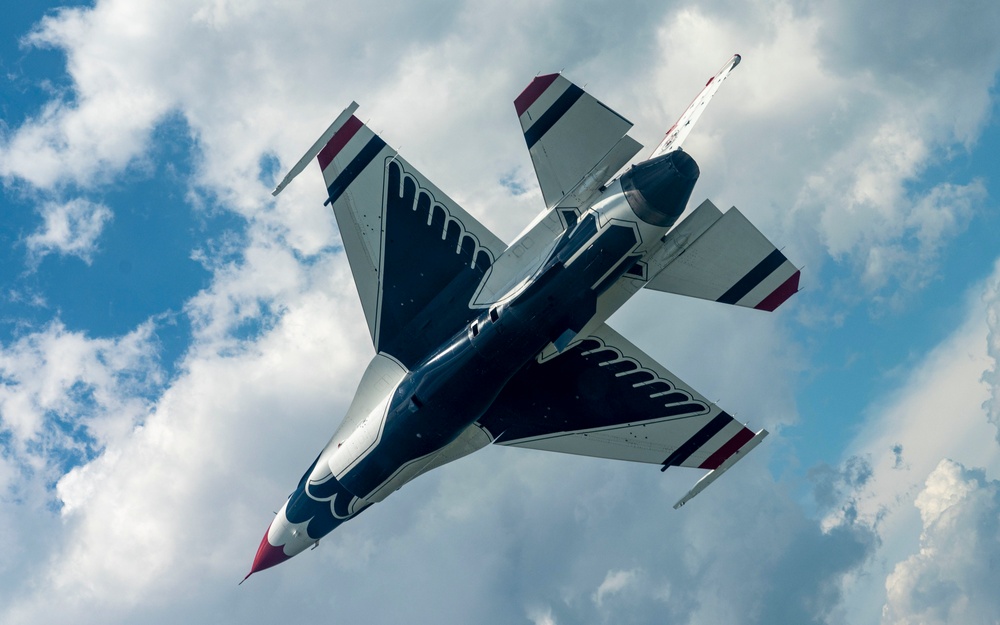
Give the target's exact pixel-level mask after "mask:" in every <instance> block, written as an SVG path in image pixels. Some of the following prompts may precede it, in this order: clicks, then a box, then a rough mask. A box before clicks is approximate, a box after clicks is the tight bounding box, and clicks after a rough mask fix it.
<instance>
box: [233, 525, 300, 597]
mask: <svg viewBox="0 0 1000 625" xmlns="http://www.w3.org/2000/svg"><path fill="white" fill-rule="evenodd" d="M270 531H271V527H270V526H268V528H267V531H266V532H264V538H263V539H261V541H260V547H257V555H256V556H254V559H253V565H251V567H250V572H249V573H247V577H250V576H251V575H253V574H254V573H256V572H257V571H263V570H264V569H269V568H271V567H272V566H274V565H276V564H281V563H282V562H284V561H285V560H287V559H289V558H291V557H292V556H288V555H285V549H284V547H275V546H274V545H272V544H271V543H270V542H268V540H267V535H268V533H269V532H270ZM247 577H244V578H243V581H244V582H245V581H246V580H247ZM240 583H241V584H242V583H243V582H240Z"/></svg>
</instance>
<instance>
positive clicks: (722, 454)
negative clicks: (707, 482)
mask: <svg viewBox="0 0 1000 625" xmlns="http://www.w3.org/2000/svg"><path fill="white" fill-rule="evenodd" d="M751 438H753V432H751V431H750V430H748V429H747V428H743V429H742V430H740V431H739V432H737V433H736V436H734V437H732V438H731V439H729V442H728V443H726V444H725V445H723V446H722V447H719V450H718V451H716V452H715V453H714V454H712V455H711V456H709V457H708V460H706V461H705V462H702V463H701V466H700V467H698V468H699V469H718V468H719V465H721V464H722V463H723V462H725V461H726V460H727V459H728V458H729V456H732V455H733V454H735V453H736V452H737V451H739V450H740V447H742V446H743V445H745V444H746V443H747V441H749V440H750V439H751Z"/></svg>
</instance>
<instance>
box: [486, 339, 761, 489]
mask: <svg viewBox="0 0 1000 625" xmlns="http://www.w3.org/2000/svg"><path fill="white" fill-rule="evenodd" d="M479 424H480V425H481V426H482V427H484V428H485V429H486V430H487V431H488V432H489V433H490V435H491V436H492V437H493V438H494V442H496V443H498V444H501V445H509V446H512V447H527V448H531V449H542V450H547V451H559V452H564V453H571V454H578V455H583V456H596V457H600V458H614V459H618V460H630V461H634V462H647V463H652V464H660V465H662V466H663V468H664V470H665V469H666V468H667V467H670V466H683V467H697V468H701V469H713V470H716V469H719V470H720V473H721V472H722V471H724V470H726V469H728V467H729V466H731V465H732V464H733V463H735V461H736V460H737V459H739V458H740V457H742V454H745V453H746V452H747V451H749V449H751V448H752V447H753V446H754V445H756V442H759V440H760V439H761V438H763V437H764V436H766V432H765V431H764V430H761V432H758V434H757V435H755V434H754V433H753V432H752V431H750V430H749V429H747V428H746V427H745V426H743V425H742V424H741V423H739V422H738V421H736V420H735V419H733V418H732V417H731V416H730V415H729V414H727V413H726V412H725V411H723V410H722V409H720V408H719V407H718V406H716V405H715V404H713V403H712V402H710V401H708V400H707V399H705V398H704V397H703V396H702V395H700V394H699V393H698V392H697V391H695V390H693V389H692V388H690V387H689V386H688V385H686V384H685V383H684V382H683V381H682V380H680V379H679V378H678V377H677V376H676V375H674V374H673V373H671V372H670V371H668V370H667V369H665V368H664V367H663V366H661V365H660V364H658V363H657V362H655V361H654V360H653V359H652V358H650V357H649V356H648V355H646V354H644V353H643V352H642V351H641V350H639V348H637V347H636V346H634V345H633V344H632V343H630V342H629V341H627V340H626V339H625V338H624V337H622V336H621V335H620V334H618V333H617V332H615V331H614V330H612V329H611V328H610V327H609V326H607V325H602V326H600V327H599V328H598V329H597V330H596V331H595V332H593V333H592V334H591V335H590V336H588V337H587V338H585V339H584V340H582V341H580V342H579V343H577V344H576V345H575V346H574V347H572V348H570V349H568V350H567V351H566V352H564V353H563V354H561V355H560V356H558V357H556V358H553V359H551V360H547V361H544V362H538V361H532V362H530V363H529V364H528V365H526V366H525V367H524V368H523V369H522V370H521V371H519V372H518V373H517V374H516V375H515V376H514V378H513V379H511V381H510V383H509V384H508V385H507V386H506V388H505V389H504V390H503V391H502V392H501V394H500V396H499V397H498V398H497V400H496V401H495V402H494V404H493V406H492V407H491V408H490V409H489V411H488V412H487V413H486V414H485V415H483V417H482V418H481V419H480V420H479ZM713 479H714V478H713Z"/></svg>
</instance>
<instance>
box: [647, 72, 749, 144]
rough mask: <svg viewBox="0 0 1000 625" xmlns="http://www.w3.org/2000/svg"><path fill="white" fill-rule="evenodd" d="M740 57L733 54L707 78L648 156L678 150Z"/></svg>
mask: <svg viewBox="0 0 1000 625" xmlns="http://www.w3.org/2000/svg"><path fill="white" fill-rule="evenodd" d="M741 58H742V57H740V55H738V54H734V55H733V57H732V58H731V59H729V61H728V62H727V63H726V64H725V65H724V66H723V67H722V69H721V70H719V73H718V74H716V75H715V76H712V77H711V78H709V79H708V82H707V83H705V87H704V88H703V89H702V90H701V93H699V94H698V96H697V97H696V98H695V99H694V100H692V101H691V104H689V105H688V107H687V109H685V110H684V113H683V114H682V115H681V117H680V119H678V120H677V122H676V123H675V124H674V125H673V126H671V127H670V130H668V131H667V136H665V137H664V138H663V141H661V142H660V145H658V146H656V149H655V150H653V153H652V154H650V155H649V158H656V157H657V156H660V155H661V154H666V153H667V152H673V151H674V150H679V149H680V148H681V144H683V143H684V139H686V138H687V136H688V135H689V134H691V130H692V129H693V128H694V125H695V124H696V123H698V118H699V117H701V114H702V113H703V112H704V111H705V107H706V106H708V102H709V101H710V100H711V99H712V96H714V95H715V93H716V92H717V91H718V90H719V87H721V86H722V83H723V81H725V80H726V78H728V77H729V72H731V71H733V70H734V69H735V68H736V66H737V65H739V64H740V60H741Z"/></svg>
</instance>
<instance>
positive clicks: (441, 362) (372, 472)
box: [340, 215, 703, 498]
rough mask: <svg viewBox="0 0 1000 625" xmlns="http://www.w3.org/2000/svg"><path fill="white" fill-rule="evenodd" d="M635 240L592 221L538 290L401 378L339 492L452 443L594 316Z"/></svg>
mask: <svg viewBox="0 0 1000 625" xmlns="http://www.w3.org/2000/svg"><path fill="white" fill-rule="evenodd" d="M637 242H638V241H637V238H636V233H635V231H634V230H633V229H632V228H629V227H624V226H619V225H611V226H607V227H605V228H604V229H603V230H601V231H598V227H597V222H596V219H595V217H594V216H593V215H588V216H587V217H586V218H584V219H583V220H581V221H580V223H578V224H577V225H576V227H575V228H573V230H572V231H570V232H568V233H566V234H565V235H563V237H562V240H561V241H560V242H559V243H558V244H557V246H556V249H555V251H554V253H553V254H552V255H551V256H550V257H549V259H548V260H547V261H546V263H545V265H544V266H543V269H542V271H540V272H539V275H538V276H536V280H537V284H538V285H539V286H538V287H536V288H529V289H527V290H525V291H524V292H523V293H522V294H520V295H519V296H518V297H516V298H515V299H514V300H513V301H512V302H511V303H510V304H508V305H506V306H505V307H504V308H502V309H500V310H499V311H498V312H497V314H496V319H495V320H494V319H492V317H491V316H490V314H489V312H488V311H481V317H480V318H479V319H478V320H477V323H478V325H479V328H480V330H479V332H478V334H477V335H476V336H475V337H473V336H472V334H471V332H469V331H468V327H467V326H464V325H463V327H461V328H460V329H459V331H458V332H457V333H456V334H455V335H453V336H452V337H451V339H450V340H448V341H445V342H443V343H441V344H440V347H438V349H437V350H435V351H434V353H433V354H431V355H430V356H429V357H428V358H427V359H426V360H424V361H423V362H421V363H419V364H418V365H417V366H416V367H415V368H413V369H412V370H411V371H410V373H409V374H407V376H406V377H404V379H403V381H402V382H401V383H400V385H399V387H398V388H397V390H396V393H395V395H394V396H393V399H392V401H391V403H390V406H389V411H388V413H387V416H386V420H385V425H384V427H383V431H382V437H381V439H380V442H379V444H378V447H377V448H376V449H375V450H373V451H372V452H371V453H370V454H369V455H368V456H366V457H365V458H364V459H362V460H361V461H360V462H358V463H357V464H356V465H354V467H353V468H352V469H351V470H350V471H348V472H347V473H345V474H344V475H342V476H340V481H341V483H342V484H343V485H344V487H346V488H347V489H348V490H349V491H351V492H353V493H355V494H356V495H358V496H359V497H362V498H365V497H367V496H368V495H369V494H370V493H371V492H372V491H373V490H374V489H376V488H377V487H379V486H380V485H381V484H383V483H384V482H385V481H386V480H388V479H389V478H390V477H391V476H392V475H393V474H394V473H395V472H396V471H397V470H398V469H399V468H400V467H402V466H403V465H405V464H407V463H409V462H412V461H414V460H416V459H419V458H423V457H425V456H427V455H428V454H430V453H432V452H434V451H436V450H439V449H441V448H443V447H444V446H445V445H447V444H449V443H450V442H451V441H453V440H454V439H455V438H456V437H457V436H458V435H459V434H460V433H461V432H462V431H464V430H465V429H466V428H467V427H469V426H470V425H472V424H473V423H474V422H475V421H476V420H477V419H479V418H480V417H481V416H482V415H483V414H484V413H485V412H486V411H487V409H488V408H489V407H490V405H491V404H492V403H493V402H494V400H495V399H496V397H497V395H498V394H499V393H500V392H501V391H502V390H503V389H504V387H505V386H506V385H507V384H508V381H509V380H510V379H511V377H512V376H514V375H515V374H516V373H517V372H518V371H519V370H520V369H521V368H522V367H524V365H525V363H527V362H531V361H533V359H534V357H535V355H537V354H538V353H539V352H540V351H541V350H542V348H543V347H544V346H545V345H546V344H548V343H549V342H551V341H553V340H555V339H556V338H557V337H559V336H560V335H561V334H563V333H564V332H566V331H567V329H574V330H578V329H579V328H580V327H582V324H583V323H585V322H586V321H587V320H589V319H590V318H591V317H592V316H593V314H594V310H595V305H596V301H597V296H598V295H599V292H598V291H596V290H594V289H593V287H594V285H595V284H597V283H598V282H600V281H601V280H600V279H601V278H602V277H604V276H606V275H607V274H608V273H609V272H611V271H613V270H615V269H616V268H623V269H622V271H624V270H625V269H627V267H628V264H627V263H623V262H622V261H623V259H624V258H626V257H627V256H628V255H629V254H630V253H631V252H632V250H634V249H635V246H636V244H637ZM578 252H579V254H578V255H577V253H578ZM573 256H576V258H574V259H573V261H572V263H569V264H568V265H567V262H568V261H569V259H570V258H573ZM605 282H606V281H605ZM412 339H413V337H410V336H407V340H412ZM688 399H690V398H688ZM667 401H669V400H667ZM702 408H703V407H699V408H698V410H702ZM418 434H419V436H418Z"/></svg>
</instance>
